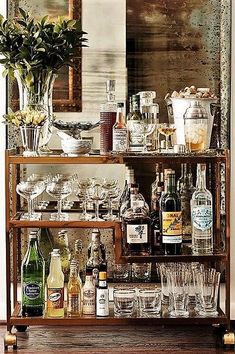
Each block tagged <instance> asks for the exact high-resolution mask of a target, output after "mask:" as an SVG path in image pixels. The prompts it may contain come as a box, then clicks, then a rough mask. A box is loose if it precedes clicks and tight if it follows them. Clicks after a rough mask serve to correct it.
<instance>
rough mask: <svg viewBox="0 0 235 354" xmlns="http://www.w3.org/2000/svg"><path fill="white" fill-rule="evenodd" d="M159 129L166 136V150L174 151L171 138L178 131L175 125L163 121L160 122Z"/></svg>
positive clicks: (167, 151) (168, 151)
mask: <svg viewBox="0 0 235 354" xmlns="http://www.w3.org/2000/svg"><path fill="white" fill-rule="evenodd" d="M157 130H158V133H159V134H161V135H163V136H164V138H165V142H166V148H165V152H166V153H170V152H172V150H173V149H172V145H171V141H170V139H171V136H172V135H173V134H174V133H175V131H176V127H175V125H174V124H171V123H161V124H158V126H157Z"/></svg>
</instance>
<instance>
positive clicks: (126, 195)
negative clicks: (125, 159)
mask: <svg viewBox="0 0 235 354" xmlns="http://www.w3.org/2000/svg"><path fill="white" fill-rule="evenodd" d="M133 183H135V177H134V170H133V169H131V168H129V167H128V166H127V167H126V173H125V186H124V189H123V192H122V195H121V197H120V202H119V215H120V217H122V215H123V214H124V211H125V209H126V203H127V201H128V200H129V199H130V187H131V185H132V184H133Z"/></svg>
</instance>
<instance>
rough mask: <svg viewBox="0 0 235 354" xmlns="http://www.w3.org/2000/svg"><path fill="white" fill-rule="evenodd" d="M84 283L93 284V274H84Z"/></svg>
mask: <svg viewBox="0 0 235 354" xmlns="http://www.w3.org/2000/svg"><path fill="white" fill-rule="evenodd" d="M85 283H86V285H88V284H91V285H92V286H93V285H94V283H93V276H92V275H86V281H85Z"/></svg>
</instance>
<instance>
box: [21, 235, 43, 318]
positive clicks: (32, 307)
mask: <svg viewBox="0 0 235 354" xmlns="http://www.w3.org/2000/svg"><path fill="white" fill-rule="evenodd" d="M44 287H45V262H44V259H43V257H42V254H41V252H40V249H39V247H38V240H37V232H36V233H33V232H32V233H30V235H29V243H28V249H27V251H26V254H25V257H24V259H23V262H22V266H21V290H22V316H30V317H32V316H42V315H43V311H44Z"/></svg>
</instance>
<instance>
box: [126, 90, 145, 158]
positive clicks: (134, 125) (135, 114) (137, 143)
mask: <svg viewBox="0 0 235 354" xmlns="http://www.w3.org/2000/svg"><path fill="white" fill-rule="evenodd" d="M127 118H128V121H127V129H128V131H129V151H136V152H138V151H142V150H143V145H144V139H143V134H142V133H140V132H139V131H138V127H139V123H140V122H141V121H142V116H141V112H140V97H139V96H138V95H133V96H132V114H130V115H128V117H127Z"/></svg>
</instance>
